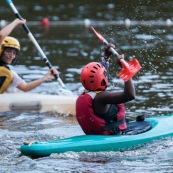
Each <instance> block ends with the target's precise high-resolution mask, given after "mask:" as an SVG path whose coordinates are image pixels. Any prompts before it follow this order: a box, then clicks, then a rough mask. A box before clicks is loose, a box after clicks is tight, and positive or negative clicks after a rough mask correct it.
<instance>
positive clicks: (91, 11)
mask: <svg viewBox="0 0 173 173" xmlns="http://www.w3.org/2000/svg"><path fill="white" fill-rule="evenodd" d="M14 3H15V5H16V7H17V9H18V10H19V11H20V13H21V15H22V16H23V17H24V18H26V19H27V21H28V24H29V28H30V30H31V32H32V33H33V35H34V37H35V38H36V40H37V41H38V43H39V45H40V46H41V48H42V49H43V51H44V52H45V54H46V56H47V57H48V59H49V60H50V62H51V63H52V65H53V66H54V67H56V68H57V69H58V71H59V72H60V77H61V79H62V80H63V82H64V83H65V85H66V87H67V88H68V89H69V90H71V91H73V92H74V93H75V94H77V95H78V94H79V93H81V92H82V90H83V88H82V86H81V84H80V83H79V74H80V71H81V69H82V67H83V66H84V65H85V64H86V63H88V62H91V61H100V60H101V59H100V58H101V53H100V49H103V47H102V46H101V44H100V42H99V41H98V40H97V38H96V37H95V35H94V34H93V32H92V31H91V30H90V29H89V28H88V27H86V26H85V25H84V24H85V22H86V19H89V22H91V24H92V25H94V27H95V28H96V29H97V30H98V31H100V32H101V33H102V35H103V36H104V37H105V38H106V39H107V40H108V41H111V42H113V43H115V44H116V45H117V47H118V48H120V49H121V51H122V52H123V53H124V54H125V57H126V60H127V61H130V60H131V59H133V57H134V56H135V57H136V58H137V59H138V60H139V62H140V64H141V66H142V69H141V70H140V72H139V73H138V74H137V75H136V76H135V77H134V83H135V87H136V91H137V97H136V100H134V101H132V102H130V103H128V104H127V105H126V107H127V115H128V116H129V117H131V118H134V117H135V116H136V115H138V114H145V115H147V116H153V115H162V114H166V113H173V102H172V95H173V79H172V74H173V68H172V67H173V54H172V48H173V46H172V45H173V36H172V33H173V28H172V16H173V13H172V6H173V2H172V1H171V0H167V1H164V0H158V1H149V0H134V1H133V3H132V1H130V0H123V1H119V2H116V3H115V2H112V1H95V2H94V1H82V2H81V1H78V0H77V1H74V2H73V3H72V2H69V1H67V0H63V1H62V0H59V1H56V0H51V3H50V2H49V1H39V0H35V1H33V2H32V3H31V2H30V1H21V0H18V1H14ZM96 7H97V8H96ZM0 16H1V18H0V21H1V20H5V21H1V22H0V24H3V23H4V22H8V21H12V20H13V19H14V14H13V12H12V11H10V8H9V7H8V5H7V4H5V1H0ZM44 17H48V18H49V20H50V21H51V22H52V24H51V25H50V26H49V27H43V26H41V21H42V19H43V18H44ZM64 21H66V25H62V24H63V22H64ZM68 21H69V22H68ZM101 21H104V22H101ZM116 21H117V22H116ZM146 21H148V22H146ZM33 22H34V23H33ZM5 24H6V23H5ZM0 27H1V26H0ZM12 35H13V36H15V37H17V38H18V39H19V41H20V43H21V48H22V50H21V52H20V58H19V62H18V65H17V66H15V67H14V69H15V70H16V71H17V72H18V73H19V74H20V75H21V76H22V77H23V78H24V79H25V80H26V81H31V80H34V79H37V78H39V77H41V76H42V75H44V74H45V73H46V72H47V70H48V67H46V65H45V63H44V62H43V60H42V58H41V57H40V56H39V54H38V51H37V50H36V48H35V47H34V45H33V44H32V43H31V41H30V40H29V38H28V36H27V34H26V33H25V31H24V30H23V28H22V27H18V28H17V29H15V30H14V31H13V32H12ZM110 63H111V66H110V74H111V76H112V81H113V82H114V85H115V86H112V85H111V83H110V85H109V87H108V89H109V90H114V91H115V90H122V89H123V82H122V80H121V79H119V78H118V76H117V73H118V71H119V69H118V66H117V65H116V63H115V59H114V58H112V59H111V62H110ZM60 88H61V87H60V86H59V84H58V82H49V83H44V84H42V85H41V86H39V87H38V88H37V89H35V90H33V91H31V92H36V93H46V94H56V93H58V94H59V93H60V92H59V91H60ZM80 134H83V132H82V130H81V128H80V127H79V125H78V124H77V122H76V120H75V117H63V116H60V115H55V114H48V113H42V114H41V113H30V112H22V113H16V112H8V113H1V114H0V138H1V139H2V140H1V142H0V145H1V147H0V158H1V159H0V167H1V169H0V172H2V173H3V172H45V170H46V171H47V172H74V171H75V172H100V173H102V172H104V173H105V172H147V173H148V172H157V173H159V172H165V171H167V172H171V171H172V168H173V167H172V157H173V153H172V152H171V151H172V148H173V143H172V139H171V138H169V139H164V140H160V141H156V142H153V143H150V144H147V145H144V146H140V147H137V148H135V149H134V150H129V151H126V152H101V153H88V152H82V153H73V152H70V153H64V154H54V155H51V156H50V157H48V158H41V159H37V160H31V159H30V158H28V157H25V156H21V157H20V156H19V155H20V152H19V148H20V146H21V144H22V142H23V141H25V140H52V139H59V138H64V137H68V136H74V135H80ZM146 165H147V166H146Z"/></svg>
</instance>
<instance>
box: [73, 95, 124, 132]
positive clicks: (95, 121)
mask: <svg viewBox="0 0 173 173" xmlns="http://www.w3.org/2000/svg"><path fill="white" fill-rule="evenodd" d="M95 96H96V93H94V92H89V93H83V94H81V95H80V96H79V97H78V99H77V101H76V118H77V120H78V123H79V124H80V126H81V128H82V130H83V131H84V133H85V134H98V135H110V134H111V131H110V130H106V131H102V128H103V127H105V126H106V125H107V124H106V121H105V120H104V119H102V118H99V117H98V116H97V115H95V113H94V111H93V107H92V102H93V99H94V97H95ZM117 106H118V108H119V112H118V114H117V120H118V121H120V120H123V119H124V118H125V107H124V104H117ZM118 127H119V130H125V129H126V128H127V126H126V123H123V124H121V125H119V126H118Z"/></svg>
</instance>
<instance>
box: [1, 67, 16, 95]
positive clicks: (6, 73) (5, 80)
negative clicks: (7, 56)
mask: <svg viewBox="0 0 173 173" xmlns="http://www.w3.org/2000/svg"><path fill="white" fill-rule="evenodd" d="M12 79H13V75H12V73H11V71H10V70H9V69H8V68H7V67H4V66H0V94H2V93H3V92H5V91H6V90H7V88H8V86H9V85H10V83H11V81H12Z"/></svg>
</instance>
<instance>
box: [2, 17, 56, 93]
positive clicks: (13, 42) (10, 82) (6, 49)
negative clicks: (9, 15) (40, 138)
mask: <svg viewBox="0 0 173 173" xmlns="http://www.w3.org/2000/svg"><path fill="white" fill-rule="evenodd" d="M25 22H26V20H24V19H23V20H19V19H15V20H14V21H13V22H11V23H10V24H8V25H7V26H6V27H4V28H3V29H2V30H1V31H0V94H1V93H4V92H14V89H15V88H18V89H19V90H22V91H25V92H26V91H30V90H32V89H34V88H35V87H37V86H39V85H40V84H42V83H43V82H45V81H47V80H53V79H55V77H54V75H53V73H54V74H58V71H57V70H55V69H53V68H52V69H50V70H49V71H48V72H47V74H46V75H45V76H43V77H42V78H40V79H38V80H35V81H32V82H29V83H26V82H25V81H24V80H23V79H22V78H21V77H19V75H18V74H17V73H16V72H15V71H13V70H11V69H10V67H9V66H8V65H10V64H12V63H14V62H15V61H16V59H17V56H18V52H19V51H20V43H19V41H18V40H17V39H15V38H14V37H10V36H8V35H9V34H10V33H11V31H12V30H13V29H14V28H15V27H16V26H18V25H22V24H24V23H25Z"/></svg>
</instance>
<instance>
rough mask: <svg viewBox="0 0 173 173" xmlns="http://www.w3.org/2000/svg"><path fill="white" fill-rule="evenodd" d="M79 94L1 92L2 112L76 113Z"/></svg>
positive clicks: (0, 110)
mask: <svg viewBox="0 0 173 173" xmlns="http://www.w3.org/2000/svg"><path fill="white" fill-rule="evenodd" d="M76 99H77V96H60V95H46V94H44V95H43V94H35V93H10V94H0V105H1V106H0V112H7V111H20V112H21V111H22V112H23V111H37V112H54V113H60V114H68V115H75V103H76Z"/></svg>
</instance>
